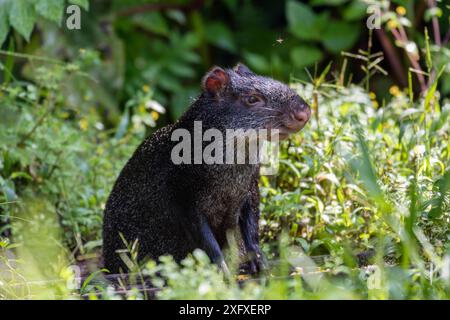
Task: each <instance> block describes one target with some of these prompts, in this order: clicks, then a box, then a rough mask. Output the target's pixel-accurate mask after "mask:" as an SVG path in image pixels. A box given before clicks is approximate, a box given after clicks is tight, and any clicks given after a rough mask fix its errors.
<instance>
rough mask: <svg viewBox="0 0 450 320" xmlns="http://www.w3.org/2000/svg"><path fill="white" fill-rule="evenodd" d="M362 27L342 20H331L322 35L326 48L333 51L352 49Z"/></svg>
mask: <svg viewBox="0 0 450 320" xmlns="http://www.w3.org/2000/svg"><path fill="white" fill-rule="evenodd" d="M359 33H360V29H359V28H358V27H355V26H353V25H351V24H348V23H346V22H342V21H330V22H328V25H327V28H326V30H325V32H324V34H323V36H322V42H323V45H324V46H325V48H327V49H328V50H330V51H331V52H333V53H339V52H341V51H342V50H347V49H350V48H351V47H352V46H353V45H354V44H355V42H356V40H357V39H358V36H359Z"/></svg>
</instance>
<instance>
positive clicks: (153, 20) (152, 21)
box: [133, 12, 170, 35]
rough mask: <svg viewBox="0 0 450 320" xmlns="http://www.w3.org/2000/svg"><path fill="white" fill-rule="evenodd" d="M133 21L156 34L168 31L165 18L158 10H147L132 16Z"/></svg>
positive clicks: (167, 32) (163, 33)
mask: <svg viewBox="0 0 450 320" xmlns="http://www.w3.org/2000/svg"><path fill="white" fill-rule="evenodd" d="M133 22H134V23H135V24H136V25H138V26H140V27H142V28H144V29H145V30H149V31H151V32H154V33H156V34H162V35H168V34H169V33H170V29H169V25H168V24H167V21H166V19H165V18H164V17H163V16H162V14H161V13H159V12H148V13H145V14H139V15H136V16H134V17H133Z"/></svg>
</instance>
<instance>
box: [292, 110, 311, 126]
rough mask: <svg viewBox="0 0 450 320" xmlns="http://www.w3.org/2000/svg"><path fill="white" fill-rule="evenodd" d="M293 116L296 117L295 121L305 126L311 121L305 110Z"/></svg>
mask: <svg viewBox="0 0 450 320" xmlns="http://www.w3.org/2000/svg"><path fill="white" fill-rule="evenodd" d="M292 116H293V117H294V119H295V120H297V121H298V122H301V123H303V124H305V123H306V122H308V120H309V115H308V114H307V113H306V111H305V110H301V111H295V112H294V113H293V115H292Z"/></svg>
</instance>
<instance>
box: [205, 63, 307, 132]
mask: <svg viewBox="0 0 450 320" xmlns="http://www.w3.org/2000/svg"><path fill="white" fill-rule="evenodd" d="M202 98H203V99H204V100H207V101H208V106H209V107H212V108H213V109H214V108H215V111H216V112H217V113H220V116H221V117H222V119H223V117H225V118H226V119H229V122H228V123H227V124H226V125H227V126H228V127H229V128H230V129H238V128H240V129H269V130H271V129H278V130H279V138H280V139H286V138H287V137H288V136H289V135H290V134H292V133H295V132H297V131H299V130H301V129H302V128H303V127H304V126H305V124H306V123H307V122H308V120H309V118H310V116H311V109H310V107H309V106H308V104H307V103H306V102H305V101H304V100H303V99H302V98H301V97H300V96H299V95H298V94H297V93H296V92H295V91H294V90H292V89H291V88H289V87H288V86H287V85H285V84H283V83H281V82H279V81H276V80H274V79H271V78H267V77H263V76H259V75H256V74H255V73H253V72H252V71H250V69H248V68H247V67H246V66H244V65H242V64H238V65H237V66H236V67H234V68H233V69H225V70H224V69H222V68H220V67H214V68H212V69H211V70H210V71H209V72H208V73H207V74H206V75H205V77H204V78H203V94H202ZM209 111H210V112H211V111H212V110H209Z"/></svg>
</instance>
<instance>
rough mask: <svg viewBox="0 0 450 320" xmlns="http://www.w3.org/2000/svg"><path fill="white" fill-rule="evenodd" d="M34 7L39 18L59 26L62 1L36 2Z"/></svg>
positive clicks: (47, 0) (42, 0) (38, 0)
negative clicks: (41, 17)
mask: <svg viewBox="0 0 450 320" xmlns="http://www.w3.org/2000/svg"><path fill="white" fill-rule="evenodd" d="M34 7H35V9H36V12H37V13H39V14H40V15H41V16H43V17H44V18H46V19H48V20H51V21H54V22H56V23H57V24H58V25H61V21H62V17H63V13H64V0H37V2H36V3H35V6H34Z"/></svg>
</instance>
